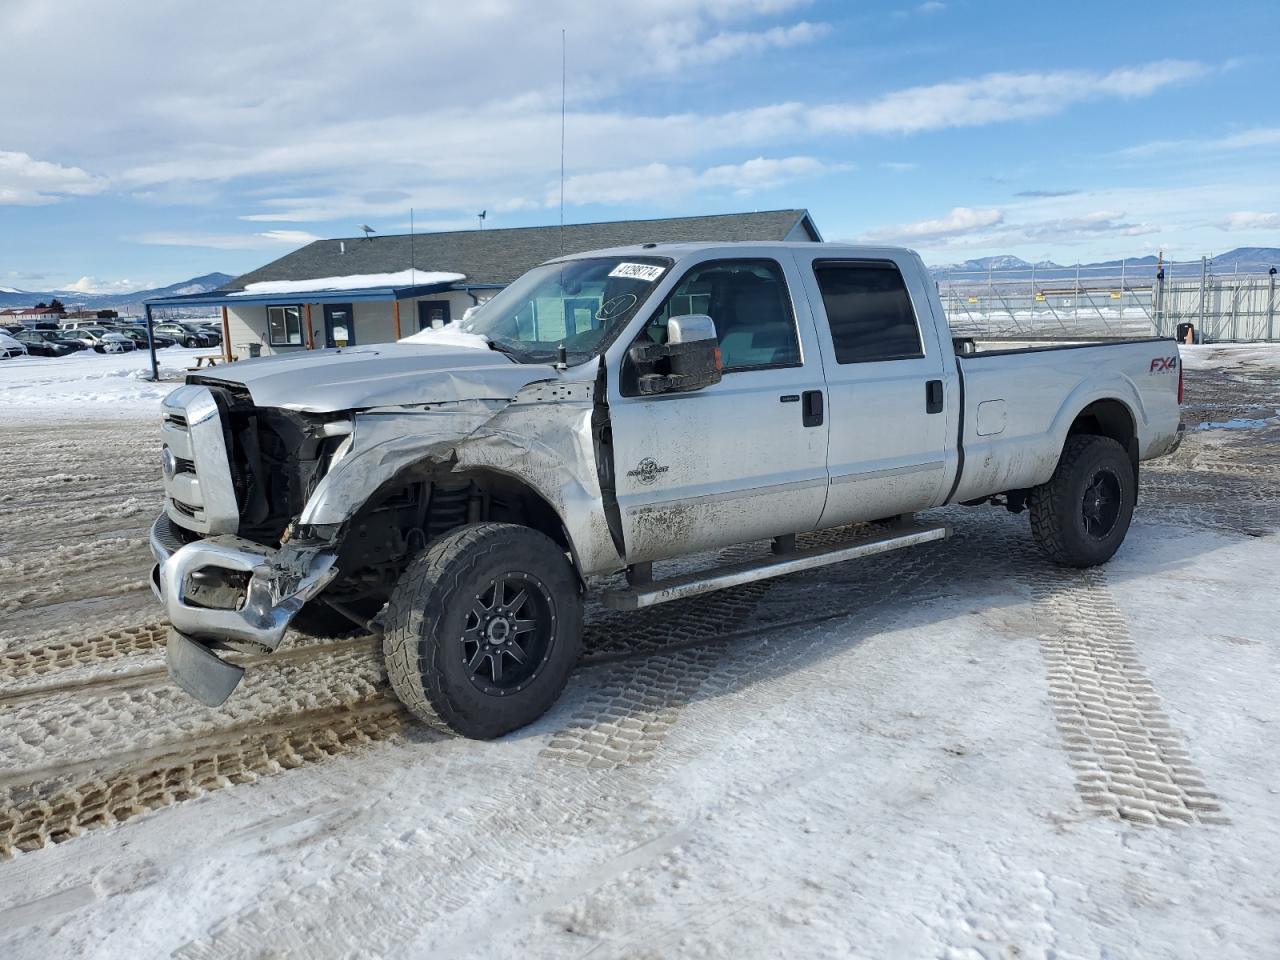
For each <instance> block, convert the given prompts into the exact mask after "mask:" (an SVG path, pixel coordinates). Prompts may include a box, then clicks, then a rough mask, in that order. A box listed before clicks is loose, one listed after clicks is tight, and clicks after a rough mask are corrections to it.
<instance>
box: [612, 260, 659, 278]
mask: <svg viewBox="0 0 1280 960" xmlns="http://www.w3.org/2000/svg"><path fill="white" fill-rule="evenodd" d="M666 269H667V268H666V267H660V266H656V265H654V264H652V263H620V264H618V265H617V266H616V267H614V268H613V269H612V270H610V271H609V276H611V277H626V278H628V279H629V280H646V281H652V280H657V279H658V278H659V277H660V276H662V274H663V272H664V271H665V270H666Z"/></svg>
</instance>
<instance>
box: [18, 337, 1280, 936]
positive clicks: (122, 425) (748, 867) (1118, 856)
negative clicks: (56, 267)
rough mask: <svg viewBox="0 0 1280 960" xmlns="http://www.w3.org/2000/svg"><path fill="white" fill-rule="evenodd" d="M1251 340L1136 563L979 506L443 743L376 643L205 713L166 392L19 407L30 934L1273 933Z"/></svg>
mask: <svg viewBox="0 0 1280 960" xmlns="http://www.w3.org/2000/svg"><path fill="white" fill-rule="evenodd" d="M1245 349H1247V350H1249V351H1253V353H1250V354H1248V355H1244V354H1242V353H1241V352H1240V351H1239V350H1237V349H1236V348H1222V347H1206V348H1194V349H1193V350H1191V351H1184V356H1186V357H1187V367H1188V368H1189V372H1188V375H1187V406H1186V408H1185V409H1184V418H1185V419H1187V420H1188V421H1189V422H1192V423H1196V424H1200V423H1220V422H1231V421H1256V422H1257V423H1256V425H1254V426H1250V427H1248V428H1242V429H1216V428H1212V429H1203V430H1193V431H1190V432H1189V434H1188V437H1187V440H1186V442H1185V443H1184V444H1183V447H1182V448H1181V449H1180V450H1179V451H1178V453H1177V454H1176V455H1175V456H1173V457H1171V458H1168V459H1166V460H1164V461H1160V462H1157V463H1154V464H1151V465H1149V469H1147V470H1146V472H1145V476H1144V490H1143V499H1142V503H1141V505H1140V507H1139V511H1138V514H1137V516H1136V520H1135V525H1134V527H1133V529H1132V530H1131V532H1130V535H1129V538H1128V540H1127V541H1126V543H1125V546H1124V547H1123V548H1122V550H1121V552H1120V553H1119V554H1118V555H1117V557H1116V558H1115V560H1114V561H1112V562H1111V563H1110V564H1108V565H1107V566H1106V567H1105V568H1102V569H1099V570H1093V571H1084V572H1074V571H1065V570H1060V569H1057V568H1054V567H1052V566H1050V565H1048V564H1046V563H1044V562H1042V561H1041V560H1040V559H1039V558H1038V557H1037V556H1036V554H1035V553H1034V551H1033V548H1032V546H1031V543H1030V539H1029V534H1028V531H1027V526H1026V520H1025V517H1014V516H1011V515H1008V514H1005V513H1002V512H1000V511H997V510H990V509H974V510H953V511H947V514H948V516H949V518H950V519H951V520H952V521H953V522H954V523H955V525H956V536H955V537H954V538H952V539H951V540H948V541H946V542H945V543H942V544H939V545H934V546H929V547H924V548H920V549H919V550H916V551H914V552H911V551H908V552H903V553H900V554H891V555H887V556H885V557H882V558H878V559H876V560H875V561H874V562H868V563H853V564H847V565H844V566H840V567H836V568H832V569H828V570H825V571H819V572H814V573H810V574H805V575H801V576H796V577H791V578H787V579H784V580H780V581H774V582H771V583H769V584H757V585H753V586H751V587H749V588H745V589H742V590H738V591H734V592H730V593H723V594H719V595H713V596H711V597H707V598H701V599H698V600H695V601H690V602H688V603H684V604H681V605H678V606H677V605H671V606H668V607H666V608H659V609H658V610H657V611H654V612H649V613H642V614H630V615H620V614H611V613H604V612H602V611H595V612H594V613H593V615H592V616H591V618H590V621H589V626H588V635H587V652H586V655H585V658H584V662H583V664H582V666H581V668H580V669H579V671H578V672H577V674H576V675H575V677H574V679H573V681H572V682H571V684H570V687H569V689H568V690H567V691H566V695H565V697H564V699H563V700H562V702H561V703H560V704H559V705H558V706H557V707H556V708H555V709H554V710H553V711H552V712H551V713H550V714H549V715H548V716H547V717H546V718H544V719H543V720H542V721H541V722H540V723H538V724H537V725H535V726H534V727H532V728H530V729H528V730H525V731H522V732H520V733H519V734H517V735H514V736H512V737H509V738H507V739H505V740H502V741H499V742H495V743H474V742H470V741H463V740H450V739H442V738H440V737H438V736H436V735H434V734H432V733H429V732H427V731H425V730H423V729H422V728H421V727H419V726H416V725H415V724H414V723H413V722H412V721H411V720H410V719H408V718H407V717H406V715H405V714H404V713H403V712H402V711H401V710H400V709H399V707H398V706H397V705H396V703H395V701H394V700H393V699H392V697H391V696H390V693H389V691H388V688H387V683H386V680H385V676H384V674H383V671H382V668H381V665H380V663H379V656H378V652H377V647H376V644H375V643H374V642H373V641H371V640H370V639H368V638H356V639H353V640H345V641H328V642H316V641H311V642H309V643H304V642H303V641H302V639H301V638H294V640H293V642H292V643H291V644H290V645H289V646H288V647H287V648H286V649H285V650H283V651H282V652H281V653H279V654H277V655H276V656H275V657H273V658H271V659H269V660H267V661H264V662H261V663H257V664H255V665H254V666H253V668H252V669H251V670H250V672H249V676H248V679H247V680H246V682H245V684H244V685H243V686H242V689H241V690H240V691H239V692H238V693H237V694H236V696H235V697H233V698H232V700H231V701H229V702H228V703H227V705H226V706H225V707H224V708H222V709H219V710H211V709H206V708H204V707H202V706H200V705H198V704H196V703H194V702H193V701H191V700H190V699H189V698H187V697H185V696H184V695H183V694H181V693H180V692H179V691H177V690H175V689H174V688H173V687H172V686H170V685H169V683H168V682H167V679H166V677H165V674H164V666H163V646H162V643H163V632H162V629H161V627H160V625H159V623H158V617H157V610H156V607H155V606H154V604H153V603H152V601H151V599H150V594H149V592H148V590H147V588H146V583H145V577H146V570H147V567H148V564H149V561H148V559H147V556H146V547H145V542H144V536H145V527H146V525H147V524H148V523H149V521H150V519H151V516H152V514H153V512H154V510H155V509H156V502H155V501H156V478H155V473H156V467H155V463H156V457H155V448H156V440H155V432H156V431H155V426H154V422H155V421H154V418H153V417H152V416H151V412H150V411H149V412H147V413H146V415H145V416H142V415H141V413H140V414H139V418H130V417H126V418H123V419H118V420H114V421H106V422H94V421H90V420H87V419H86V422H81V423H77V424H56V425H53V427H52V428H51V427H50V426H49V425H43V426H42V425H41V424H38V423H30V422H27V421H26V420H25V419H23V420H14V419H12V418H10V417H8V416H4V415H0V438H3V441H4V448H5V450H6V456H5V457H4V458H0V612H2V618H0V716H3V723H0V956H3V957H5V958H26V957H40V958H46V957H49V958H59V957H78V956H85V955H90V956H106V957H117V956H119V957H139V956H144V957H149V956H167V955H174V956H177V957H180V958H214V957H218V958H222V957H244V958H249V957H263V956H286V955H298V956H307V957H347V956H404V957H427V956H430V957H433V958H435V957H566V956H573V957H582V956H588V955H589V956H591V957H592V958H617V957H653V958H667V957H675V956H699V957H734V958H737V957H743V956H786V957H830V956H866V957H898V956H902V957H958V958H967V957H1009V958H1011V957H1019V958H1028V957H1096V956H1111V957H1144V958H1145V957H1206V956H1213V957H1261V956H1276V955H1278V954H1280V919H1278V917H1280V733H1278V731H1280V697H1278V696H1277V690H1278V689H1280V686H1278V682H1280V654H1278V651H1280V627H1278V626H1277V624H1276V617H1275V597H1276V596H1277V595H1278V593H1280V422H1278V421H1277V420H1276V418H1275V409H1276V407H1277V406H1280V382H1278V381H1280V378H1278V377H1277V373H1276V369H1277V366H1278V365H1277V364H1276V363H1275V358H1276V357H1277V356H1278V355H1280V350H1277V348H1274V347H1272V348H1262V347H1251V348H1245ZM3 380H4V373H3V372H0V383H2V382H3ZM126 386H127V385H126ZM131 389H132V388H131ZM139 400H140V408H139V409H141V407H145V406H146V405H147V404H148V403H151V402H152V401H151V400H150V399H148V398H139ZM731 552H736V553H741V552H743V551H742V550H737V551H731Z"/></svg>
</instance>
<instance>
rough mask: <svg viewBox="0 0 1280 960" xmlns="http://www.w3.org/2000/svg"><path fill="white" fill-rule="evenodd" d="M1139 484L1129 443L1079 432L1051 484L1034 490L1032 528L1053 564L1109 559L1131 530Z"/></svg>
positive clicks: (1083, 564) (1030, 502) (1089, 563)
mask: <svg viewBox="0 0 1280 960" xmlns="http://www.w3.org/2000/svg"><path fill="white" fill-rule="evenodd" d="M1136 501H1137V484H1136V482H1135V478H1134V471H1133V465H1132V464H1131V463H1130V461H1129V456H1128V454H1126V453H1125V451H1124V448H1123V447H1122V446H1120V444H1119V443H1117V442H1116V441H1115V440H1112V439H1111V438H1110V437H1099V436H1095V435H1093V434H1078V435H1076V436H1074V437H1070V438H1068V440H1067V444H1066V446H1065V447H1063V450H1062V457H1061V458H1060V459H1059V460H1058V467H1057V469H1056V470H1054V472H1053V476H1052V477H1051V478H1050V479H1049V481H1048V483H1042V484H1041V485H1040V486H1038V487H1034V488H1033V489H1032V490H1031V495H1030V496H1029V497H1028V498H1027V502H1028V505H1029V506H1030V508H1031V533H1032V535H1033V536H1034V537H1035V541H1036V545H1037V546H1039V548H1040V550H1041V552H1042V553H1043V554H1044V555H1045V556H1046V557H1048V558H1049V559H1050V560H1052V561H1053V562H1054V563H1060V564H1062V565H1063V566H1068V567H1093V566H1097V565H1098V564H1100V563H1105V562H1106V561H1108V560H1110V559H1111V557H1112V555H1113V554H1115V552H1116V550H1118V549H1119V547H1120V544H1121V543H1123V542H1124V538H1125V534H1126V533H1127V532H1128V531H1129V522H1130V520H1131V519H1132V518H1133V507H1134V504H1135V502H1136Z"/></svg>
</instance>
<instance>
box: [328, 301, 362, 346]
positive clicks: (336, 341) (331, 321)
mask: <svg viewBox="0 0 1280 960" xmlns="http://www.w3.org/2000/svg"><path fill="white" fill-rule="evenodd" d="M324 345H325V346H326V347H354V346H355V345H356V318H355V314H354V313H353V312H352V309H351V304H349V303H326V304H325V305H324Z"/></svg>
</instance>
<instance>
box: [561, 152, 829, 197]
mask: <svg viewBox="0 0 1280 960" xmlns="http://www.w3.org/2000/svg"><path fill="white" fill-rule="evenodd" d="M846 169H849V167H848V166H847V165H844V164H835V165H832V164H826V163H823V162H822V161H820V160H817V159H815V158H814V157H783V158H780V159H772V158H768V157H756V158H755V159H754V160H747V161H745V162H743V163H730V164H721V165H719V166H714V167H709V168H707V169H706V170H703V171H701V172H698V171H696V170H694V169H693V168H691V167H687V166H670V165H668V164H665V163H650V164H645V165H643V166H638V167H629V168H625V169H621V170H602V171H599V172H597V173H589V174H579V175H577V176H573V177H569V178H567V179H566V181H565V202H567V203H573V204H588V203H604V204H621V203H636V202H646V201H664V200H666V201H676V200H680V199H682V198H684V197H687V196H689V195H690V194H693V193H698V192H704V191H713V190H727V191H729V192H732V193H734V194H735V195H737V196H746V195H748V194H751V193H754V192H756V191H758V190H767V189H771V188H774V187H778V186H782V185H783V184H786V183H790V182H792V181H794V180H799V179H805V178H811V177H819V176H824V175H826V174H829V173H834V172H837V171H840V170H846ZM558 198H559V186H558V185H557V186H555V187H553V188H551V189H550V190H549V191H548V193H547V197H546V202H547V204H548V205H550V204H552V203H555V202H557V201H558Z"/></svg>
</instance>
